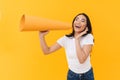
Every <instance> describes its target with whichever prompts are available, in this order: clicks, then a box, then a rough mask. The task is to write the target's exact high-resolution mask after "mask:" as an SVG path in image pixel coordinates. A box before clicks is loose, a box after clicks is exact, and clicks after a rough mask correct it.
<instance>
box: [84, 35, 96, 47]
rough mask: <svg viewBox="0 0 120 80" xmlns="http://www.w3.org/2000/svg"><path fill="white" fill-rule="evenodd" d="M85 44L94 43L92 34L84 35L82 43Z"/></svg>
mask: <svg viewBox="0 0 120 80" xmlns="http://www.w3.org/2000/svg"><path fill="white" fill-rule="evenodd" d="M85 44H92V45H94V37H93V35H92V34H88V35H86V36H85V38H84V41H83V45H85Z"/></svg>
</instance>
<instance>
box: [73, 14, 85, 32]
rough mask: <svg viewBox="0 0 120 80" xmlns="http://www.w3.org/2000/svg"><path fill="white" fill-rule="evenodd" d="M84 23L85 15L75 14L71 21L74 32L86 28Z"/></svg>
mask: <svg viewBox="0 0 120 80" xmlns="http://www.w3.org/2000/svg"><path fill="white" fill-rule="evenodd" d="M86 25H87V19H86V17H85V16H84V15H79V16H77V17H76V19H75V21H74V23H73V27H74V31H75V33H80V32H82V31H83V30H84V29H85V28H86Z"/></svg>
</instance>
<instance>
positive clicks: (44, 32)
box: [39, 31, 49, 37]
mask: <svg viewBox="0 0 120 80" xmlns="http://www.w3.org/2000/svg"><path fill="white" fill-rule="evenodd" d="M48 33H49V31H39V35H40V37H44V36H45V35H46V34H48Z"/></svg>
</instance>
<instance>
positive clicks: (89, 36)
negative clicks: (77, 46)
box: [83, 33, 94, 39]
mask: <svg viewBox="0 0 120 80" xmlns="http://www.w3.org/2000/svg"><path fill="white" fill-rule="evenodd" d="M83 38H85V39H89V38H90V39H94V36H93V34H91V33H89V34H87V35H85V36H83Z"/></svg>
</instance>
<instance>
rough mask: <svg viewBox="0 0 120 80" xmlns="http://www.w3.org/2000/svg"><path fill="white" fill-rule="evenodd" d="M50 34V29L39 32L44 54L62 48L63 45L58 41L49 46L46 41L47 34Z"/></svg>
mask: <svg viewBox="0 0 120 80" xmlns="http://www.w3.org/2000/svg"><path fill="white" fill-rule="evenodd" d="M46 34H48V31H42V32H39V37H40V45H41V48H42V51H43V52H44V54H49V53H52V52H54V51H56V50H58V49H60V48H61V46H60V45H59V44H58V43H57V42H56V43H55V44H54V45H52V46H50V47H48V46H47V44H46V41H45V35H46Z"/></svg>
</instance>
